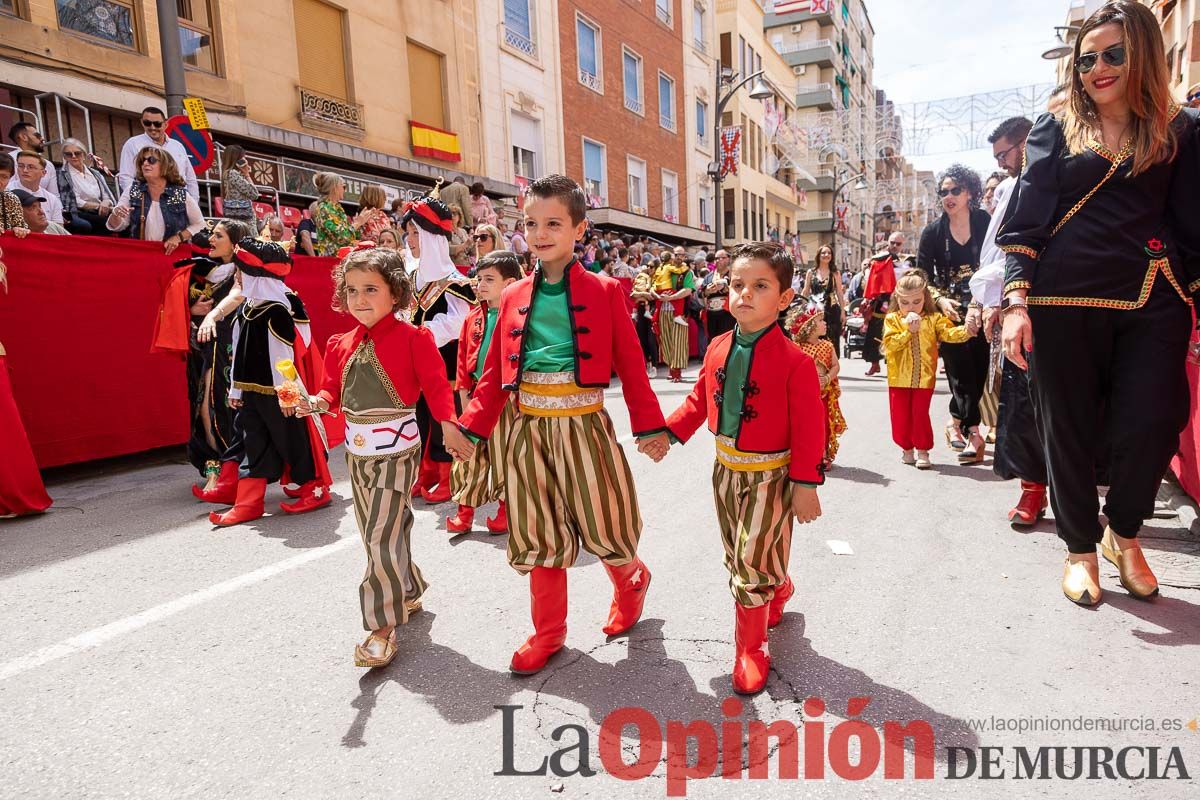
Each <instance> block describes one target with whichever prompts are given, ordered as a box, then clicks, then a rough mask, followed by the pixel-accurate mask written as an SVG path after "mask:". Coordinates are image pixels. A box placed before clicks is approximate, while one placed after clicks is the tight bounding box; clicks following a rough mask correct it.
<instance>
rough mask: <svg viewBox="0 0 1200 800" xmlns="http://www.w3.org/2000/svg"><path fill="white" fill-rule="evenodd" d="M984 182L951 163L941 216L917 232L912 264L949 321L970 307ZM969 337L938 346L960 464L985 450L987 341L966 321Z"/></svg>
mask: <svg viewBox="0 0 1200 800" xmlns="http://www.w3.org/2000/svg"><path fill="white" fill-rule="evenodd" d="M982 196H983V185H982V183H981V182H980V180H979V173H977V172H975V170H973V169H969V168H967V167H964V166H963V165H961V164H954V165H952V166H951V167H950V168H949V169H947V170H946V171H945V172H943V173H942V175H941V178H940V179H939V180H938V197H940V198H941V199H942V210H943V212H944V213H943V214H942V216H941V218H940V219H938V220H937V221H936V222H933V223H931V224H930V225H928V226H926V228H925V230H924V231H922V232H921V245H920V248H919V249H918V250H917V267H918V268H919V269H922V270H924V271H925V274H926V275H928V276H929V278H930V284H931V287H932V288H933V290H934V298H935V299H936V300H937V307H938V310H939V311H941V312H942V313H943V314H945V315H946V316H948V317H950V318H951V319H953V320H954V321H956V322H958V321H960V320H961V319H962V313H960V312H964V311H965V310H966V308H967V306H969V305H971V302H972V298H971V285H970V282H971V276H972V275H974V274H975V271H976V270H977V269H979V251H980V250H982V249H983V243H984V240H985V239H986V237H987V229H988V223H989V222H991V217H989V216H988V213H987V212H986V211H984V210H982V209H981V208H980V207H979V201H980V199H981V198H982ZM970 327H975V330H973V331H971V333H972V334H973V336H972V338H970V339H968V340H967V341H966V342H963V343H962V344H946V345H942V348H941V352H942V360H943V361H944V362H945V364H946V380H947V382H948V383H949V384H950V394H951V397H950V417H951V422H950V423H949V424H948V425H947V426H946V440H947V442H949V444H950V446H951V447H952V448H953V449H955V450H958V451H960V452H959V454H958V460H959V463H961V464H979V463H981V462H982V461H983V451H984V449H985V448H986V445H985V444H984V441H983V437H982V436H980V435H979V400H980V398H981V397H983V388H984V384H985V383H986V382H987V372H988V350H989V346H988V343H987V340H986V339H984V337H983V336H982V335H981V334H980V331H979V329H978V326H977V325H973V324H972V323H968V328H970Z"/></svg>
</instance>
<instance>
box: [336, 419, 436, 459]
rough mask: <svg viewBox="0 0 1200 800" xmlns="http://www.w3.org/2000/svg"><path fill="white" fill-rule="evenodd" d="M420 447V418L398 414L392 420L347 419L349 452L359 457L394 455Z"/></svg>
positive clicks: (347, 448)
mask: <svg viewBox="0 0 1200 800" xmlns="http://www.w3.org/2000/svg"><path fill="white" fill-rule="evenodd" d="M420 446H421V431H420V430H419V429H418V428H417V415H416V414H415V413H413V412H411V411H410V412H407V413H404V414H399V415H397V416H396V417H394V418H392V419H387V418H384V419H375V420H372V421H370V422H365V423H364V422H353V421H352V420H351V419H350V416H349V415H347V416H346V451H347V452H348V453H350V455H352V456H358V457H359V458H371V457H376V458H378V457H383V456H394V455H399V454H400V453H404V452H407V451H409V450H411V449H412V448H414V447H420Z"/></svg>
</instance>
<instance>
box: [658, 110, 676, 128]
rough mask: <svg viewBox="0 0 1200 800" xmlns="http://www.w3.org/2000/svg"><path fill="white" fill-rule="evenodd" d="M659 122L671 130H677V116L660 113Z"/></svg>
mask: <svg viewBox="0 0 1200 800" xmlns="http://www.w3.org/2000/svg"><path fill="white" fill-rule="evenodd" d="M658 124H659V125H661V126H663V127H664V128H666V129H667V130H669V131H673V130H675V117H674V116H671V115H669V114H662V113H660V114H659V115H658Z"/></svg>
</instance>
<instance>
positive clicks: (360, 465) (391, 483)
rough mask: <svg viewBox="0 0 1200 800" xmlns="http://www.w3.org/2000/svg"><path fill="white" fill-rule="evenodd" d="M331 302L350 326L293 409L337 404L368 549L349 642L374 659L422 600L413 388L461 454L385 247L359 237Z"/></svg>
mask: <svg viewBox="0 0 1200 800" xmlns="http://www.w3.org/2000/svg"><path fill="white" fill-rule="evenodd" d="M335 278H336V288H335V290H334V291H335V297H334V305H335V308H337V309H338V310H342V311H349V312H350V314H351V315H353V317H354V318H355V319H356V320H357V321H358V326H357V327H356V328H355V329H354V330H352V331H349V332H347V333H343V334H337V335H335V336H332V337H330V339H329V344H328V346H327V347H326V350H325V385H324V386H323V387H322V388H321V391H320V392H319V393H318V394H317V395H316V396H314V397H310V398H309V402H308V403H307V404H304V407H303V408H302V409H301V412H300V413H303V414H307V413H312V412H313V411H316V412H318V413H324V412H328V411H331V410H336V409H337V408H339V407H340V408H341V410H342V412H343V413H344V414H345V418H346V460H347V462H348V464H349V468H350V488H351V490H352V493H353V496H354V517H355V519H356V520H357V522H358V529H359V531H360V532H361V533H362V539H363V544H364V545H365V547H366V550H367V571H366V574H365V575H364V576H363V580H362V583H361V584H360V586H359V590H358V594H359V600H360V602H361V604H362V619H363V628H364V629H366V630H368V631H370V632H371V633H370V635H369V636H368V637H367V639H366V641H364V642H363V643H362V644H360V645H358V646H357V647H355V649H354V663H355V664H356V665H357V666H360V667H382V666H385V665H387V664H389V663H391V661H392V659H393V658H395V656H396V626H397V625H403V624H404V623H405V622H407V621H408V615H409V614H410V613H412V612H415V611H419V610H420V608H421V595H422V593H424V591H425V587H426V583H425V579H424V578H422V577H421V571H420V570H419V569H417V565H416V564H414V563H413V560H412V549H411V534H412V526H413V513H412V486H413V482H414V480H415V479H416V473H417V470H418V469H419V468H420V462H421V435H420V433H419V432H418V430H417V418H416V404H417V397H418V396H420V395H422V394H423V395H424V396H425V399H426V401H427V402H428V403H429V409H430V412H431V414H432V415H433V418H434V419H435V420H436V421H437V422H438V423H440V424H441V428H442V433H443V434H444V436H445V442H446V446H447V448H448V449H449V450H451V451H452V452H453V453H455V454H457V455H459V456H460V457H468V456H469V455H470V453H471V450H472V446H471V443H470V442H469V441H467V440H466V438H465V437H464V436H463V435H462V434H461V433H459V430H458V428H457V427H456V426H455V420H454V400H453V396H452V395H451V392H450V382H449V380H447V378H446V372H445V365H444V363H443V362H442V359H441V356H440V355H439V354H438V349H437V345H436V344H435V343H434V339H433V334H432V333H430V332H429V331H428V330H426V329H424V328H415V327H413V326H412V325H410V324H408V323H407V322H401V321H399V320H397V319H396V315H395V312H396V311H398V310H399V309H402V308H407V307H408V305H409V303H410V302H411V300H412V290H411V289H410V288H409V283H408V278H407V276H406V274H405V271H404V259H403V258H402V257H401V256H400V254H399V253H397V252H396V251H394V250H387V249H384V248H378V249H376V248H374V246H373V245H372V246H370V247H365V248H364V247H362V246H360V249H357V250H354V251H352V252H350V253H349V254H347V255H346V256H345V257H344V258H343V259H342V263H341V264H340V265H339V267H338V270H337V272H335Z"/></svg>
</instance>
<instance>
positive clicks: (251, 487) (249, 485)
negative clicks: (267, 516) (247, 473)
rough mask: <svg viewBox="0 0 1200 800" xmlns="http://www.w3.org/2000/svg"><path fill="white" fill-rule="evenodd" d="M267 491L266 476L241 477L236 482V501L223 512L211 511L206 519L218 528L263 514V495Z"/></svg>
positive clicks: (246, 520)
mask: <svg viewBox="0 0 1200 800" xmlns="http://www.w3.org/2000/svg"><path fill="white" fill-rule="evenodd" d="M266 493H267V479H266V478H242V479H241V480H240V481H238V483H237V502H236V503H234V505H233V508H231V509H229V510H228V511H226V512H225V513H224V514H218V513H217V512H215V511H214V512H212V513H211V514H209V515H208V521H209V522H211V523H212V524H213V525H216V526H217V527H218V528H228V527H229V526H230V525H240V524H241V523H243V522H249V521H250V520H252V519H258V518H259V517H261V516H262V515H263V496H264V495H265V494H266Z"/></svg>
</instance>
